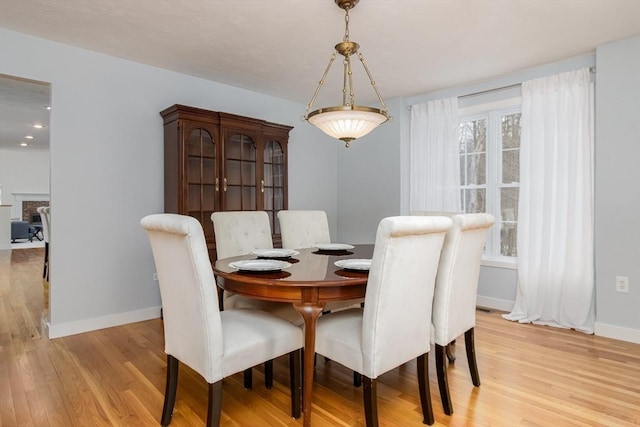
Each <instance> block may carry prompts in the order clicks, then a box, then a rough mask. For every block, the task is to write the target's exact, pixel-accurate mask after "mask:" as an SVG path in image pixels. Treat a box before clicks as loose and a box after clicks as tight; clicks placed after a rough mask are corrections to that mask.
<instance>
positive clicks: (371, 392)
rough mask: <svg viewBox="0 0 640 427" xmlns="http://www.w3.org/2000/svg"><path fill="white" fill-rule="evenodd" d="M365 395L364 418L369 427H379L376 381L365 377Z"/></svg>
mask: <svg viewBox="0 0 640 427" xmlns="http://www.w3.org/2000/svg"><path fill="white" fill-rule="evenodd" d="M362 378H363V382H364V393H363V394H362V397H363V399H364V418H365V420H366V425H367V427H378V398H377V391H376V389H377V385H376V380H372V379H371V378H369V377H367V376H365V375H363V376H362Z"/></svg>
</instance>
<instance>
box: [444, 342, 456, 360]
mask: <svg viewBox="0 0 640 427" xmlns="http://www.w3.org/2000/svg"><path fill="white" fill-rule="evenodd" d="M446 350H447V359H449V363H456V340H453V341H451V342H450V343H449V344H447V346H446Z"/></svg>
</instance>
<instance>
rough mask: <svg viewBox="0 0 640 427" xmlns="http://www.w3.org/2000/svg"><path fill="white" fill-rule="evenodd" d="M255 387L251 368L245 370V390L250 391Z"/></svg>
mask: <svg viewBox="0 0 640 427" xmlns="http://www.w3.org/2000/svg"><path fill="white" fill-rule="evenodd" d="M252 387H253V374H252V373H251V368H248V369H245V370H244V388H245V389H247V390H250V389H251V388H252Z"/></svg>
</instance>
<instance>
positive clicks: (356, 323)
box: [316, 216, 451, 426]
mask: <svg viewBox="0 0 640 427" xmlns="http://www.w3.org/2000/svg"><path fill="white" fill-rule="evenodd" d="M449 227H451V220H450V219H449V218H445V217H417V216H416V217H412V216H402V217H390V218H385V219H383V220H382V221H380V224H379V225H378V230H377V232H376V240H375V248H374V252H373V258H372V261H371V269H370V271H369V282H368V284H367V292H366V295H365V304H364V307H363V308H352V309H349V310H343V311H338V312H335V313H330V314H327V315H324V316H321V317H320V318H319V319H318V323H317V329H316V352H317V353H318V354H321V355H323V356H326V357H328V358H329V359H331V360H333V361H335V362H338V363H340V364H342V365H344V366H346V367H347V368H349V369H352V370H354V371H357V372H360V373H361V374H362V375H363V377H364V379H363V381H364V393H363V397H364V408H365V419H366V424H367V426H377V425H378V415H377V413H378V411H377V403H376V379H377V378H378V376H380V375H382V374H384V373H385V372H388V371H390V370H391V369H394V368H396V367H398V366H400V365H402V364H404V363H406V362H408V361H410V360H413V359H416V358H417V361H418V384H419V392H420V401H421V404H422V413H423V417H424V419H423V422H424V423H426V424H433V411H432V407H431V398H430V393H429V378H428V357H427V356H428V352H429V349H430V346H431V308H432V301H433V292H434V284H435V278H436V272H437V270H438V261H439V259H440V251H441V249H442V243H443V241H444V236H445V233H446V232H447V230H448V229H449Z"/></svg>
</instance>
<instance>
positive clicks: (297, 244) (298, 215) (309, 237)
mask: <svg viewBox="0 0 640 427" xmlns="http://www.w3.org/2000/svg"><path fill="white" fill-rule="evenodd" d="M278 221H279V222H280V235H281V236H282V247H283V248H287V249H300V248H312V247H313V245H315V244H318V243H331V234H330V232H329V221H328V220H327V213H326V212H325V211H318V210H282V211H279V212H278Z"/></svg>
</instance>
